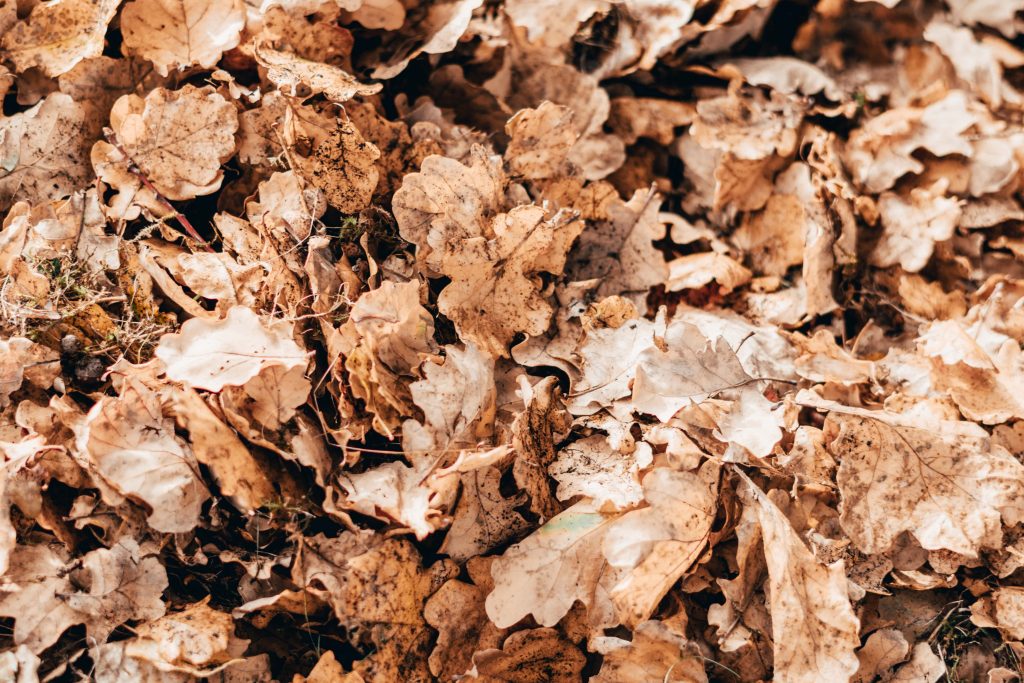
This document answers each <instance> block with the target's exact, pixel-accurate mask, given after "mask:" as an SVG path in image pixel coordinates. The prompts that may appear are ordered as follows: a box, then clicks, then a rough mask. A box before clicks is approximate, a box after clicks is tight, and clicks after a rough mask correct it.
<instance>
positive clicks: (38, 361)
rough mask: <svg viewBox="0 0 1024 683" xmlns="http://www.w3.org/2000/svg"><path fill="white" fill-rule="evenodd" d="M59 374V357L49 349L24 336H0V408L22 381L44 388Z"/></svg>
mask: <svg viewBox="0 0 1024 683" xmlns="http://www.w3.org/2000/svg"><path fill="white" fill-rule="evenodd" d="M59 375H60V359H59V357H58V355H57V354H56V353H55V352H54V351H52V350H51V349H48V348H46V347H45V346H43V345H42V344H37V343H35V342H33V341H31V340H29V339H26V338H25V337H12V338H10V339H0V408H2V407H4V406H6V405H7V404H8V403H10V398H11V394H13V393H15V392H16V391H18V390H19V389H21V387H22V385H23V384H24V383H25V382H26V381H27V382H28V383H29V384H31V385H33V386H35V387H38V388H39V389H43V390H44V391H45V390H47V389H49V388H50V386H51V385H52V384H53V380H55V379H56V378H57V377H58V376H59Z"/></svg>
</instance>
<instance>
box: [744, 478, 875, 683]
mask: <svg viewBox="0 0 1024 683" xmlns="http://www.w3.org/2000/svg"><path fill="white" fill-rule="evenodd" d="M741 476H742V478H743V479H744V481H745V482H746V484H747V487H748V489H749V491H750V494H751V497H752V500H751V504H752V505H754V506H755V507H756V508H757V517H758V520H759V521H760V524H761V533H762V534H763V538H764V541H763V542H764V552H765V558H766V560H767V565H768V583H769V587H770V589H771V617H772V640H773V641H774V644H775V645H774V653H775V676H776V677H777V678H779V679H781V680H786V681H807V682H808V683H811V682H812V681H820V680H821V678H822V677H823V676H824V677H826V678H835V679H836V680H849V678H850V677H851V676H852V675H853V674H854V672H856V671H857V667H858V660H857V656H856V654H855V650H856V649H857V648H858V647H859V646H860V636H859V631H860V622H859V621H858V620H857V617H856V616H854V613H853V606H852V605H851V604H850V599H849V597H848V595H847V592H846V584H847V581H846V572H845V571H844V569H843V564H842V562H837V563H833V564H830V565H822V564H819V562H818V560H817V558H815V557H814V554H813V553H811V551H810V550H808V548H807V546H806V545H804V542H803V540H801V538H800V537H799V536H798V535H797V533H796V532H795V531H794V530H793V527H792V526H791V525H790V522H789V520H788V519H786V516H785V515H784V514H783V513H782V511H781V510H780V509H779V508H778V507H777V506H776V505H775V503H774V502H772V501H771V500H770V499H769V497H768V496H766V495H765V494H764V493H762V492H761V490H760V489H759V488H757V486H756V485H755V484H754V483H753V482H752V481H750V479H748V478H747V477H746V476H745V475H741Z"/></svg>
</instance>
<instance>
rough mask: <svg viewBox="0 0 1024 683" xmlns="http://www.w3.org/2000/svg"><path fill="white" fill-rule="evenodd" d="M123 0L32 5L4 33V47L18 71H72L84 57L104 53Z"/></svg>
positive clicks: (57, 73)
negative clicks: (21, 18)
mask: <svg viewBox="0 0 1024 683" xmlns="http://www.w3.org/2000/svg"><path fill="white" fill-rule="evenodd" d="M118 4H120V3H119V0H56V1H55V2H40V3H36V4H35V5H34V6H33V7H32V13H31V14H30V15H29V16H28V19H27V20H25V21H19V22H18V23H17V24H15V25H14V26H12V27H11V28H10V30H8V31H7V33H6V34H5V35H4V38H3V48H4V51H5V52H6V53H7V55H6V56H7V57H8V58H9V59H10V60H11V62H12V63H13V64H14V67H15V69H16V70H17V71H18V73H21V72H23V71H26V70H27V69H30V68H32V67H38V68H39V69H40V71H42V72H43V74H45V75H46V76H50V77H51V78H52V77H55V76H60V75H61V74H64V73H67V72H68V71H71V69H73V68H74V67H75V65H76V64H78V63H79V62H80V61H82V60H83V59H86V58H88V57H98V56H99V55H100V53H101V52H103V37H104V35H106V32H107V24H109V23H110V20H111V19H113V17H114V13H115V12H117V6H118Z"/></svg>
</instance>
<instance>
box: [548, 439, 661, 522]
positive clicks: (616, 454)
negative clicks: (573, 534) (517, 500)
mask: <svg viewBox="0 0 1024 683" xmlns="http://www.w3.org/2000/svg"><path fill="white" fill-rule="evenodd" d="M651 461H652V456H651V448H650V446H648V445H647V444H645V443H640V444H637V445H636V446H635V450H633V451H632V452H621V451H620V450H618V449H615V448H612V446H611V444H610V443H608V439H607V437H605V436H603V435H600V434H598V435H594V436H588V437H585V438H583V439H580V440H579V441H574V442H573V443H571V444H569V445H568V446H566V447H565V448H563V449H562V450H561V451H560V452H559V453H558V459H557V460H555V462H553V463H552V464H551V466H550V467H548V472H549V473H550V474H551V476H552V477H554V479H555V480H556V481H557V482H558V491H557V492H556V495H557V496H558V499H559V500H569V499H571V498H573V497H574V496H586V497H588V498H591V499H592V500H593V501H594V502H595V504H597V505H598V506H599V507H603V506H605V505H607V506H610V507H611V508H613V509H617V510H624V509H626V508H630V507H633V506H635V505H637V504H638V503H639V502H640V501H641V500H642V498H643V492H642V490H641V488H640V476H639V473H640V470H642V469H646V468H647V467H648V466H649V465H650V464H651Z"/></svg>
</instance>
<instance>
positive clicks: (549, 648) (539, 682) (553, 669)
mask: <svg viewBox="0 0 1024 683" xmlns="http://www.w3.org/2000/svg"><path fill="white" fill-rule="evenodd" d="M585 663H586V657H584V656H583V653H582V652H580V651H579V650H577V649H576V648H575V647H573V645H572V643H570V642H569V641H567V640H566V639H565V638H564V637H563V636H562V635H561V634H559V633H558V631H556V630H555V629H552V628H535V629H529V630H526V631H517V632H516V633H513V634H512V635H510V636H509V637H508V638H506V639H505V642H504V643H503V644H502V647H501V649H500V650H483V651H481V652H477V653H476V654H475V655H473V664H474V665H475V670H476V672H477V678H478V679H480V680H481V681H486V683H499V682H500V681H509V682H510V683H511V681H516V682H517V683H519V682H522V683H548V682H549V681H550V683H574V682H576V681H580V680H581V679H580V672H581V671H582V670H583V665H584V664H585Z"/></svg>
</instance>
